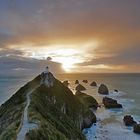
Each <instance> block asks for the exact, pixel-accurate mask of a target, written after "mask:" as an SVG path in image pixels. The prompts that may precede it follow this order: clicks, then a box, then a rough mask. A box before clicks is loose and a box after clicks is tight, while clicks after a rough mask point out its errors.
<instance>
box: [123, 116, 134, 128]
mask: <svg viewBox="0 0 140 140" xmlns="http://www.w3.org/2000/svg"><path fill="white" fill-rule="evenodd" d="M123 121H124V123H125V125H126V126H133V125H134V124H136V121H134V119H133V117H132V116H131V115H126V116H124V118H123Z"/></svg>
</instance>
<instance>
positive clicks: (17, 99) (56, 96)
mask: <svg viewBox="0 0 140 140" xmlns="http://www.w3.org/2000/svg"><path fill="white" fill-rule="evenodd" d="M40 79H41V76H40V75H39V76H38V77H36V78H35V79H34V80H33V81H31V82H29V83H27V84H26V85H25V86H24V87H22V88H21V89H20V90H19V91H18V92H16V94H14V95H13V96H12V97H11V98H10V99H9V100H8V101H7V102H5V103H4V104H3V105H2V106H1V107H0V140H15V139H16V135H17V133H18V131H19V129H20V126H21V120H22V116H23V111H24V108H25V104H26V94H27V93H28V92H29V91H31V90H33V89H35V87H36V86H37V85H40ZM95 105H97V102H96V100H95V99H94V98H92V97H90V96H89V95H86V94H82V95H76V96H75V95H73V93H72V92H71V90H70V89H69V88H67V87H66V86H64V85H63V84H62V83H61V82H60V81H58V80H57V79H54V86H53V87H50V88H48V87H46V86H45V85H41V86H39V87H38V88H37V89H35V90H34V92H33V93H32V94H31V103H30V106H29V120H30V122H34V123H37V124H38V129H33V130H30V131H29V132H28V133H27V134H26V140H35V139H36V140H85V136H84V135H83V134H82V129H83V128H84V126H86V125H85V124H86V119H87V118H88V119H91V123H90V125H91V124H92V123H93V122H96V116H95V115H94V114H93V112H92V111H91V110H90V109H89V108H90V107H94V106H95Z"/></svg>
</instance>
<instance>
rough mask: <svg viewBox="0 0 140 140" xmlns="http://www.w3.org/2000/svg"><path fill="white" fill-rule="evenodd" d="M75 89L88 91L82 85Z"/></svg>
mask: <svg viewBox="0 0 140 140" xmlns="http://www.w3.org/2000/svg"><path fill="white" fill-rule="evenodd" d="M75 89H76V90H77V91H84V90H86V88H85V87H84V86H82V85H81V84H79V85H77V87H76V88H75Z"/></svg>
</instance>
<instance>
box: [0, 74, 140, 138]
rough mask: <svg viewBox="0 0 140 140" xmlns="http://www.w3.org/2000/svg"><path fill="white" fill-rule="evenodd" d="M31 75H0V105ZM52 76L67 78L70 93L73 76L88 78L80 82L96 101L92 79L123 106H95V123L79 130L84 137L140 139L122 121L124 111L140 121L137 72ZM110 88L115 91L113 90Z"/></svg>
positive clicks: (96, 94) (95, 90)
mask: <svg viewBox="0 0 140 140" xmlns="http://www.w3.org/2000/svg"><path fill="white" fill-rule="evenodd" d="M34 76H35V75H25V74H24V75H22V74H21V75H20V76H11V75H10V76H8V75H0V104H2V103H4V102H5V101H6V100H7V99H8V98H10V97H11V96H12V95H13V94H14V93H15V92H16V91H17V90H18V89H19V88H20V87H21V86H23V85H24V84H26V83H27V82H28V81H30V80H32V79H33V78H34ZM55 76H56V78H58V79H59V80H62V81H64V80H68V81H69V82H70V88H71V90H72V91H73V92H75V90H74V88H75V84H74V82H75V80H76V79H77V80H79V81H80V82H81V83H82V80H83V79H86V80H88V84H84V83H82V84H83V85H84V86H85V87H86V89H87V90H86V91H85V93H87V94H89V95H91V96H93V97H95V98H96V99H97V100H98V102H99V103H101V101H102V97H103V96H102V95H99V94H98V93H97V91H98V88H95V87H91V86H89V84H90V83H91V82H92V81H96V82H97V84H98V86H99V85H100V84H101V83H103V84H105V85H107V86H108V88H109V90H110V94H109V95H108V96H109V97H111V98H114V99H116V100H117V101H118V102H119V103H121V104H122V105H123V109H105V108H100V109H98V110H97V111H96V112H95V114H96V116H97V120H98V122H97V124H96V125H93V126H92V127H91V128H89V129H85V130H84V131H83V133H84V134H85V135H86V137H87V140H140V135H137V134H135V133H133V128H132V127H126V126H124V124H123V117H124V115H128V114H130V115H132V116H133V117H134V119H135V120H136V121H137V122H140V74H59V75H55ZM114 89H117V90H118V91H119V92H118V93H115V92H114Z"/></svg>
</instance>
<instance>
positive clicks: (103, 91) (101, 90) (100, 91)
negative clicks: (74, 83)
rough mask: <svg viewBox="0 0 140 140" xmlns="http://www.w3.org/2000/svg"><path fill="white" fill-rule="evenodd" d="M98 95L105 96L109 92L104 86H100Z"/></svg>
mask: <svg viewBox="0 0 140 140" xmlns="http://www.w3.org/2000/svg"><path fill="white" fill-rule="evenodd" d="M98 93H100V94H103V95H107V94H109V90H108V88H107V86H106V85H104V84H101V85H100V87H99V89H98Z"/></svg>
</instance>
